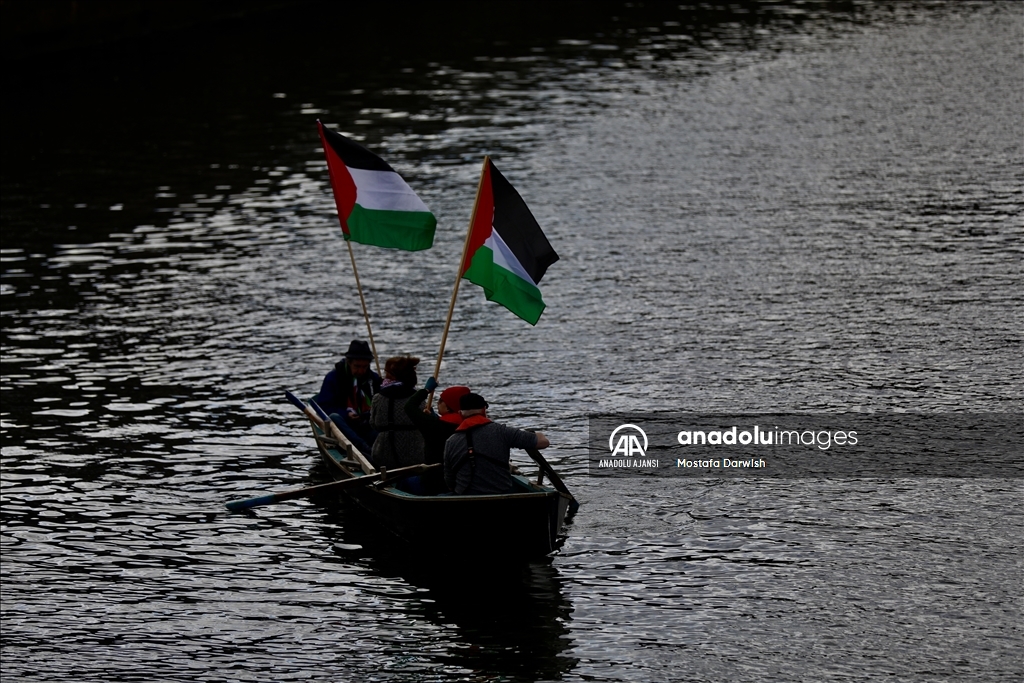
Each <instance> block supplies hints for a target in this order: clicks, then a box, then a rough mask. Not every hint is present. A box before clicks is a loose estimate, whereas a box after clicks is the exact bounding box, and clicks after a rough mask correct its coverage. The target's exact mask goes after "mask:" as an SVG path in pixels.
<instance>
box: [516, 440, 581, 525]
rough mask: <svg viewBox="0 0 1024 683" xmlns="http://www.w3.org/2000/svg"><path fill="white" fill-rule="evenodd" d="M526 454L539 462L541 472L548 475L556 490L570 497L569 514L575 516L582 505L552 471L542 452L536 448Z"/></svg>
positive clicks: (527, 450)
mask: <svg viewBox="0 0 1024 683" xmlns="http://www.w3.org/2000/svg"><path fill="white" fill-rule="evenodd" d="M526 452H527V453H528V454H529V455H530V457H531V458H533V459H534V460H535V461H536V462H537V464H538V465H540V469H541V471H542V472H544V474H546V475H548V479H550V480H551V483H552V484H553V485H554V487H555V490H556V491H558V492H559V493H564V494H565V495H567V496H569V514H570V515H575V514H576V511H577V510H579V509H580V504H579V502H578V501H577V500H576V497H575V496H573V495H572V494H571V493H570V492H569V487H568V486H566V485H565V482H563V481H562V478H561V477H559V476H558V474H557V473H556V472H555V470H554V469H552V467H551V465H549V464H548V461H547V460H545V459H544V456H543V455H541V454H540V451H538V450H537V449H536V448H527V449H526Z"/></svg>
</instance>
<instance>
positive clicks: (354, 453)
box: [309, 399, 377, 474]
mask: <svg viewBox="0 0 1024 683" xmlns="http://www.w3.org/2000/svg"><path fill="white" fill-rule="evenodd" d="M309 405H311V406H312V407H313V410H314V411H316V415H317V417H319V418H320V419H321V420H323V422H324V424H325V425H327V427H328V429H330V430H331V434H332V435H333V436H334V439H335V440H336V441H337V442H338V445H339V446H340V447H341V448H342V450H344V451H345V454H346V455H347V456H348V457H349V458H351V459H353V460H355V461H357V462H358V463H359V467H361V468H362V470H363V472H365V473H366V474H373V473H374V472H376V471H377V470H376V468H374V466H373V465H371V464H370V461H369V460H367V459H366V456H365V455H363V454H362V453H361V452H360V450H359V449H358V448H356V447H355V444H353V443H352V442H351V441H349V440H348V438H346V436H345V434H344V433H343V432H342V431H341V429H339V428H338V425H336V424H334V420H332V419H331V418H330V416H329V415H328V414H327V413H326V412H325V411H324V409H323V408H321V407H320V406H318V405H317V403H316V401H314V400H313V399H309Z"/></svg>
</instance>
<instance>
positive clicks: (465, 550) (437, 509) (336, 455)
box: [312, 425, 570, 559]
mask: <svg viewBox="0 0 1024 683" xmlns="http://www.w3.org/2000/svg"><path fill="white" fill-rule="evenodd" d="M312 427H313V433H314V436H317V437H321V438H318V439H317V444H318V446H319V449H320V455H321V457H322V458H323V461H324V463H325V465H326V466H327V468H328V469H329V471H330V472H331V475H332V476H333V478H334V479H336V480H341V479H351V478H353V477H359V476H363V473H362V471H361V470H359V469H358V468H357V467H353V466H352V464H351V461H348V462H346V458H345V457H344V456H343V455H342V453H341V452H340V451H339V450H337V449H335V448H332V447H329V446H328V445H326V444H325V443H324V441H323V439H322V437H323V433H322V432H321V431H320V430H319V428H318V427H317V426H316V425H312ZM513 479H514V480H515V490H514V492H513V493H508V494H496V495H481V496H466V495H461V496H460V495H451V494H445V495H435V496H421V495H415V494H410V493H406V492H405V491H401V490H399V489H397V488H395V487H394V486H386V485H384V486H382V485H379V484H377V485H375V484H368V485H366V486H356V487H353V488H349V489H346V490H345V491H344V492H343V493H342V495H343V496H344V497H346V498H347V499H348V500H350V501H351V502H352V503H354V504H356V505H358V506H359V507H360V508H362V509H364V510H366V511H367V512H368V513H369V514H370V515H371V517H372V518H373V519H374V520H375V521H376V522H377V523H378V524H379V525H380V526H381V527H382V528H383V529H385V530H386V531H387V532H388V533H389V534H391V535H392V536H394V537H395V539H396V540H398V541H400V542H402V543H403V544H406V545H408V546H410V547H412V548H414V549H416V550H417V551H419V552H422V553H427V554H440V555H445V556H460V555H471V556H484V555H486V556H503V557H515V558H522V559H535V558H540V557H544V556H546V555H549V554H551V553H553V552H554V551H556V550H558V548H559V547H560V546H561V542H562V535H561V532H562V525H563V523H564V521H565V516H566V512H567V510H568V507H569V501H570V498H569V496H567V495H565V494H564V493H560V492H558V491H556V490H555V489H553V488H549V487H546V486H538V485H537V484H535V483H533V482H531V481H529V480H528V479H526V478H525V477H522V476H519V475H515V476H514V477H513Z"/></svg>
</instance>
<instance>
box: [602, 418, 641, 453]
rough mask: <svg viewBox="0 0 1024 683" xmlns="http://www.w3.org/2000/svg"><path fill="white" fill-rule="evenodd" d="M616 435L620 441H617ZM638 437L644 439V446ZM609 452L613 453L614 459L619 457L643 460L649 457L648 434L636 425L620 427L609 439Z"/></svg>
mask: <svg viewBox="0 0 1024 683" xmlns="http://www.w3.org/2000/svg"><path fill="white" fill-rule="evenodd" d="M620 432H621V434H620ZM616 434H618V435H619V438H618V441H616V440H615V435H616ZM638 437H642V438H643V440H644V445H643V446H641V445H640V438H638ZM608 450H610V451H611V452H612V457H613V458H614V457H615V456H617V455H618V456H622V457H624V458H643V457H645V456H646V455H647V434H645V433H644V430H642V429H640V428H639V427H637V426H636V425H628V424H627V425H619V426H618V427H616V428H615V431H614V432H612V435H611V436H610V437H608Z"/></svg>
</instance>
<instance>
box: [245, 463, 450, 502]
mask: <svg viewBox="0 0 1024 683" xmlns="http://www.w3.org/2000/svg"><path fill="white" fill-rule="evenodd" d="M440 466H441V464H440V463H435V464H433V465H409V466H408V467H399V468H397V469H393V470H390V471H388V472H377V473H376V474H367V475H364V476H362V477H355V478H353V479H342V480H341V481H332V482H328V483H326V484H318V485H316V486H307V487H306V488H304V489H292V490H291V491H281V492H280V493H271V494H268V495H266V496H259V497H257V498H248V499H246V500H233V501H231V502H230V503H227V507H228V510H235V511H237V510H248V509H249V508H254V507H259V506H261V505H273V504H274V503H280V502H283V501H286V500H293V499H295V498H308V497H309V496H315V495H316V494H318V493H326V492H329V491H340V490H343V489H347V488H352V487H356V486H366V485H368V484H372V483H374V482H375V481H384V482H389V481H395V480H396V479H405V478H406V477H411V476H413V475H414V474H420V473H421V472H426V471H427V470H431V469H433V468H435V467H440ZM382 478H383V479H382Z"/></svg>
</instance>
